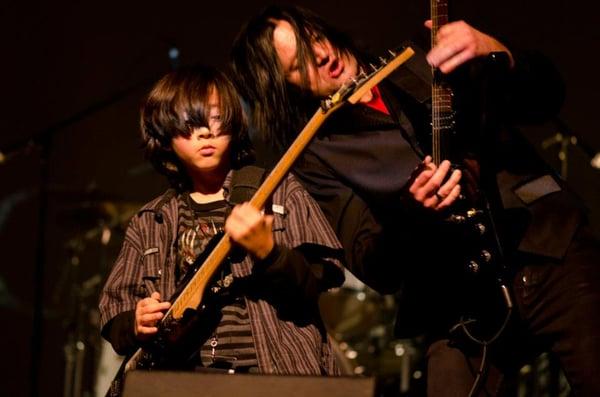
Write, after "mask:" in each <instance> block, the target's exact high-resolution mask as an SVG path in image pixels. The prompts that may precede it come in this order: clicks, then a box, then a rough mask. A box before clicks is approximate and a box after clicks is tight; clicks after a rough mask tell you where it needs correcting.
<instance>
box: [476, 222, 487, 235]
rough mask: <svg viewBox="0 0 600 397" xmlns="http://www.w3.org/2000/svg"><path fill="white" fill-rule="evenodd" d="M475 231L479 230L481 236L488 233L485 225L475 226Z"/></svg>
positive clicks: (478, 224)
mask: <svg viewBox="0 0 600 397" xmlns="http://www.w3.org/2000/svg"><path fill="white" fill-rule="evenodd" d="M475 229H477V231H478V232H479V234H480V235H481V236H483V235H484V234H485V232H486V231H487V229H486V228H485V225H484V224H483V223H477V224H475Z"/></svg>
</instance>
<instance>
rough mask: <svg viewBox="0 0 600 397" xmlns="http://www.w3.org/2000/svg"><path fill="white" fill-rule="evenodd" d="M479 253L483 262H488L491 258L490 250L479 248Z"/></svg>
mask: <svg viewBox="0 0 600 397" xmlns="http://www.w3.org/2000/svg"><path fill="white" fill-rule="evenodd" d="M479 255H480V256H481V259H483V260H484V261H485V262H490V261H491V260H492V254H490V252H489V251H487V250H481V252H480V253H479Z"/></svg>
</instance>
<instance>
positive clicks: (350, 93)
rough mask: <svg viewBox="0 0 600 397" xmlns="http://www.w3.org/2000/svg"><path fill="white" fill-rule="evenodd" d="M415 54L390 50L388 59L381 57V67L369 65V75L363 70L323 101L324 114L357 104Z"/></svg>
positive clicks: (405, 50)
mask: <svg viewBox="0 0 600 397" xmlns="http://www.w3.org/2000/svg"><path fill="white" fill-rule="evenodd" d="M414 53H415V52H414V50H413V49H412V48H410V47H406V48H404V49H402V51H401V52H400V53H396V52H394V51H391V50H388V56H387V57H385V58H384V57H379V65H372V64H369V67H370V69H371V70H370V71H369V72H368V73H367V72H366V71H365V70H364V69H362V68H361V69H360V71H359V74H358V75H357V76H356V77H354V78H353V79H351V80H350V81H348V82H346V83H344V84H343V85H342V87H341V88H340V89H339V90H337V91H336V92H335V93H334V94H333V95H330V96H329V97H327V98H326V99H324V100H323V101H321V109H322V110H323V112H328V111H330V110H331V109H332V108H334V107H337V106H340V105H342V104H343V103H344V102H349V103H351V104H355V103H357V102H358V101H359V99H360V98H362V96H363V95H365V93H366V92H367V91H369V90H370V89H371V88H373V87H374V86H376V85H377V84H379V82H381V80H383V79H385V78H386V77H387V76H388V75H389V74H390V73H392V72H393V71H394V70H395V69H396V68H398V66H400V65H402V64H403V63H404V62H406V61H407V60H408V59H409V58H410V57H412V56H413V55H414Z"/></svg>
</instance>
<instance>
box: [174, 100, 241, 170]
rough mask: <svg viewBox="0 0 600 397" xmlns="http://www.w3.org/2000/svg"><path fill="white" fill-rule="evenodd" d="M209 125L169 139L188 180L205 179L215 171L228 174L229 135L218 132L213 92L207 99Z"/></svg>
mask: <svg viewBox="0 0 600 397" xmlns="http://www.w3.org/2000/svg"><path fill="white" fill-rule="evenodd" d="M208 103H209V107H210V109H209V125H208V126H206V127H204V126H203V127H195V128H194V129H193V130H192V133H191V134H190V136H189V137H187V138H186V137H184V136H177V137H175V138H173V141H172V146H173V150H174V151H175V154H177V157H179V159H180V160H181V161H182V162H183V164H184V165H185V167H186V169H187V170H188V172H189V173H190V176H191V177H192V179H194V177H195V176H203V175H209V174H211V173H214V172H217V171H220V170H222V171H228V170H229V167H230V164H229V143H230V142H231V134H230V133H229V131H221V112H220V109H219V96H218V93H217V92H216V91H213V92H212V93H211V95H210V98H209V102H208Z"/></svg>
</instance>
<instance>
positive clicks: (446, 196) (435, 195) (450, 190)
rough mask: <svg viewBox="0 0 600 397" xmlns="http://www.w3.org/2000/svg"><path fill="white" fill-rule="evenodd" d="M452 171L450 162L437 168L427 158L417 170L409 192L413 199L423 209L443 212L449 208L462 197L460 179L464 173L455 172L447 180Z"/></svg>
mask: <svg viewBox="0 0 600 397" xmlns="http://www.w3.org/2000/svg"><path fill="white" fill-rule="evenodd" d="M449 171H450V162H449V161H448V160H444V161H442V163H441V164H440V165H439V167H438V166H436V165H435V164H434V163H433V161H432V160H431V156H427V157H426V158H425V160H424V161H423V163H422V164H421V166H420V167H419V168H418V170H417V172H418V173H417V175H416V177H415V178H414V180H413V182H412V184H411V185H410V187H409V188H408V191H409V192H410V194H411V195H412V197H413V199H414V200H415V201H416V202H418V203H420V204H421V205H422V206H423V207H425V208H428V209H431V210H433V211H441V210H443V209H445V208H448V207H449V206H450V205H451V204H452V203H454V202H455V201H456V199H457V198H458V196H460V189H461V187H460V185H459V182H460V179H461V177H462V173H461V171H460V170H454V171H452V173H451V174H450V177H449V178H447V175H448V172H449Z"/></svg>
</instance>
